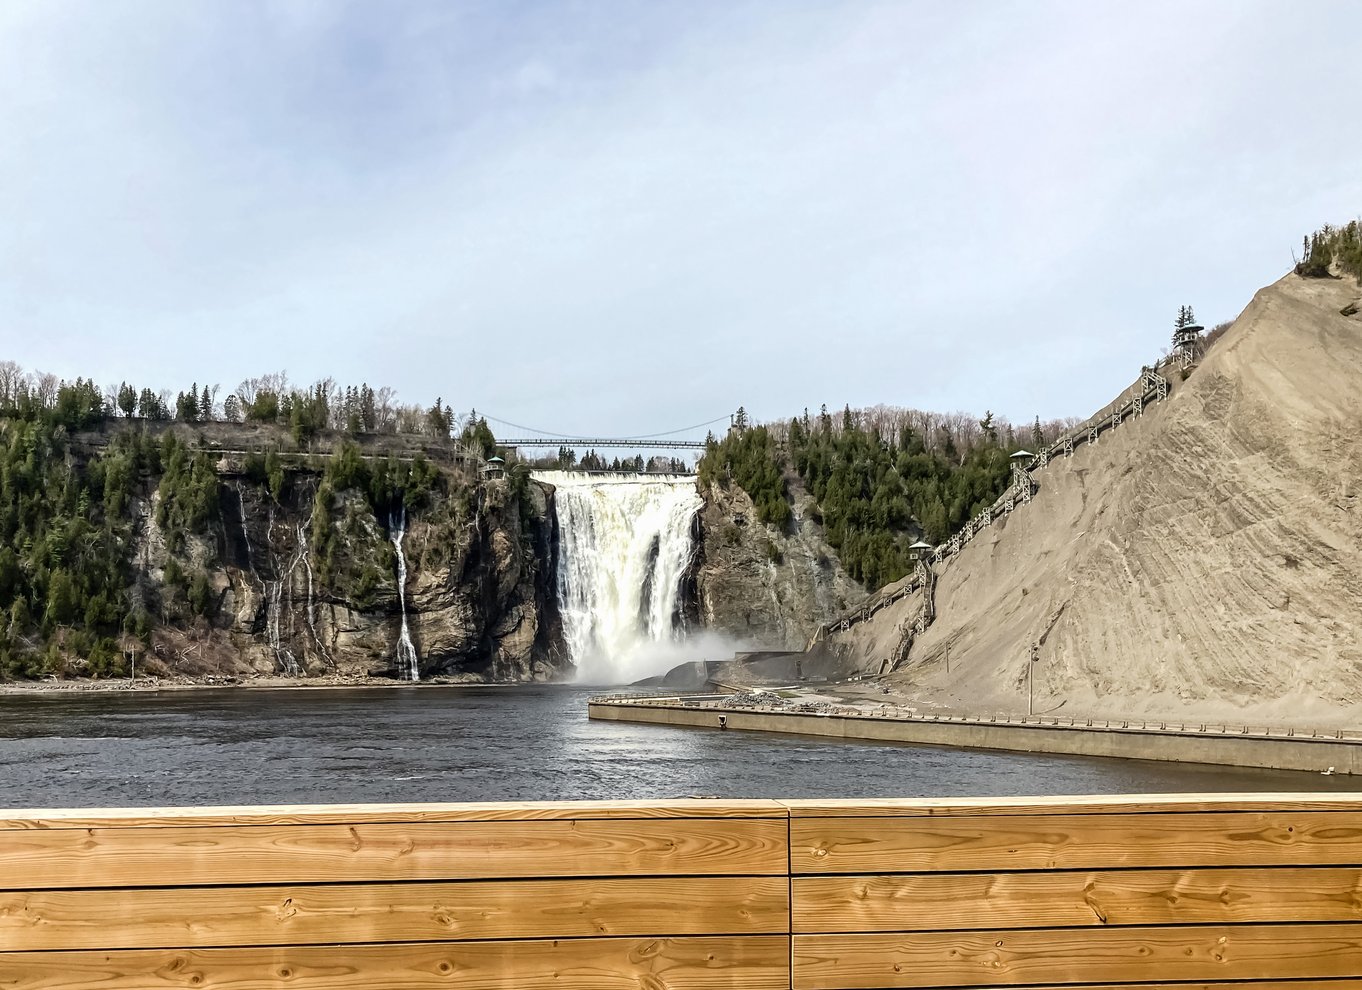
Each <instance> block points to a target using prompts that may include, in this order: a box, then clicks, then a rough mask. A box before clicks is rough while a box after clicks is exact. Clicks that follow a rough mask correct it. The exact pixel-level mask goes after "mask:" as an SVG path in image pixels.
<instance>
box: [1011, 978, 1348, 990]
mask: <svg viewBox="0 0 1362 990" xmlns="http://www.w3.org/2000/svg"><path fill="white" fill-rule="evenodd" d="M1165 988H1167V990H1357V981H1356V980H1292V981H1291V982H1290V983H1282V982H1281V981H1280V980H1271V981H1265V980H1249V981H1247V982H1244V983H1206V982H1204V981H1201V982H1194V983H1146V984H1141V985H1140V986H1136V987H1132V986H1131V985H1130V984H1129V983H1065V984H1062V985H1061V984H1054V983H1051V984H1047V985H1045V986H1032V987H1027V988H1026V990H1165Z"/></svg>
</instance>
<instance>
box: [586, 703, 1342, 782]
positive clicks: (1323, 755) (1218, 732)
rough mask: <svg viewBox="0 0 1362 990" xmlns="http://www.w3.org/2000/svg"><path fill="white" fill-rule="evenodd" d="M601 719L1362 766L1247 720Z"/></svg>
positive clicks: (681, 715)
mask: <svg viewBox="0 0 1362 990" xmlns="http://www.w3.org/2000/svg"><path fill="white" fill-rule="evenodd" d="M587 711H588V714H589V716H590V717H591V718H594V719H601V720H604V721H618V722H644V723H648V724H651V725H671V726H690V727H694V728H708V729H727V730H733V731H749V732H785V733H793V734H796V735H805V736H830V737H833V738H836V739H859V740H866V741H871V742H893V743H908V744H913V745H924V746H950V747H954V748H957V749H994V750H1007V751H1010V752H1016V753H1053V754H1061V755H1070V756H1111V757H1119V758H1122V759H1131V760H1164V761H1170V762H1175V763H1210V764H1220V765H1223V766H1235V767H1258V768H1263V769H1270V770H1313V771H1316V772H1321V773H1323V772H1328V771H1330V770H1332V771H1333V772H1334V773H1340V774H1342V773H1347V774H1355V773H1362V740H1357V739H1343V738H1338V737H1337V736H1321V735H1300V734H1290V735H1288V732H1291V731H1292V730H1286V729H1281V730H1276V731H1275V732H1271V733H1268V732H1266V731H1258V732H1251V731H1249V730H1248V728H1247V727H1235V726H1229V727H1223V728H1222V727H1220V726H1201V725H1188V724H1186V723H1181V722H1173V723H1168V722H1158V721H1153V722H1141V721H1138V720H1136V721H1134V722H1131V721H1128V720H1127V721H1125V722H1122V721H1119V720H1114V721H1111V722H1106V723H1105V724H1103V723H1102V722H1101V721H1100V720H1099V721H1098V724H1097V725H1088V724H1085V723H1084V722H1083V721H1078V722H1076V723H1075V724H1073V725H1060V724H1053V723H1051V724H1041V723H1038V722H1034V721H1032V722H1008V721H999V720H996V719H990V718H988V717H985V718H979V719H974V718H960V717H954V718H945V717H942V718H934V717H925V718H923V717H895V716H885V715H875V714H870V713H860V714H848V713H846V712H847V710H845V709H844V710H842V711H841V712H837V713H826V714H825V713H821V712H819V713H802V712H783V711H778V710H768V709H760V708H727V707H724V706H722V705H721V704H719V703H717V702H716V700H715V699H714V698H713V696H708V697H704V698H685V697H676V698H667V699H659V698H652V699H645V698H638V697H634V698H620V699H614V698H593V699H592V700H591V701H590V703H589V704H588V708H587Z"/></svg>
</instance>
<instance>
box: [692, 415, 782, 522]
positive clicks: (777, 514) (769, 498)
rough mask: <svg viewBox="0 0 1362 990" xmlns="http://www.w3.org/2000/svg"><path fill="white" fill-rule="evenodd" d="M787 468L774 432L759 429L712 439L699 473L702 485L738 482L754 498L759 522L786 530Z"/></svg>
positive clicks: (755, 428) (764, 428) (701, 460)
mask: <svg viewBox="0 0 1362 990" xmlns="http://www.w3.org/2000/svg"><path fill="white" fill-rule="evenodd" d="M784 466H785V458H784V455H783V454H782V453H781V452H780V449H779V448H778V447H777V445H776V441H775V438H774V437H773V436H772V435H771V431H770V430H768V429H767V428H766V427H765V426H755V427H751V428H747V429H732V430H729V431H728V434H727V435H726V436H725V437H724V438H723V440H716V439H715V438H714V437H713V436H712V435H711V436H710V437H709V440H708V442H707V444H706V447H705V453H704V456H703V457H702V458H701V459H700V465H699V469H698V471H699V476H700V484H702V485H710V484H714V483H716V482H717V483H718V484H721V485H727V484H728V483H729V482H730V481H733V482H737V484H738V486H739V487H740V488H742V490H743V491H745V492H747V494H748V495H749V496H750V497H751V499H752V504H753V505H754V506H755V507H756V510H757V518H758V519H760V520H761V521H762V522H764V523H769V524H770V525H772V526H775V527H776V528H777V529H780V530H783V529H784V528H785V527H786V526H787V525H788V524H789V522H790V516H791V511H790V501H789V496H788V495H787V493H786V490H785V477H784Z"/></svg>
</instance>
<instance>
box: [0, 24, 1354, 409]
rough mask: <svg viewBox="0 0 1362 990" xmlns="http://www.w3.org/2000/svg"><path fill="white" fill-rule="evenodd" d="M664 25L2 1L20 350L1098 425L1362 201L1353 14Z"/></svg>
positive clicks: (58, 362) (7, 208)
mask: <svg viewBox="0 0 1362 990" xmlns="http://www.w3.org/2000/svg"><path fill="white" fill-rule="evenodd" d="M678 6H680V5H678ZM684 6H685V10H677V9H673V8H672V5H632V4H618V5H611V4H602V5H587V6H579V5H575V4H538V5H536V4H527V5H501V4H494V5H459V6H457V7H450V6H449V5H446V4H434V3H432V4H422V3H405V4H400V5H393V6H387V7H384V8H382V9H381V10H380V9H379V8H376V7H374V6H372V5H368V4H354V5H342V4H331V3H325V4H311V3H307V4H299V3H282V2H281V3H261V4H237V3H218V4H199V5H193V6H191V7H184V6H183V5H179V4H169V3H163V4H155V3H149V2H145V3H136V4H130V3H116V2H100V3H95V2H93V0H91V2H87V3H77V2H72V3H65V4H60V5H58V4H38V3H34V4H22V3H20V4H14V3H11V4H8V5H6V6H5V7H4V8H0V132H2V133H4V134H6V135H7V139H6V140H5V141H4V142H3V143H0V216H3V218H4V221H5V222H4V223H0V334H3V338H4V339H3V346H0V350H3V352H4V355H3V356H6V357H13V358H15V359H17V360H20V361H22V362H24V363H25V364H27V365H29V366H40V367H44V368H50V369H52V370H55V371H58V372H59V373H62V374H66V375H76V374H87V375H88V374H93V375H94V376H95V377H96V378H97V379H99V380H101V381H118V380H124V379H127V380H133V381H137V382H138V383H139V384H153V385H157V386H166V387H171V388H177V387H183V386H184V385H186V384H187V383H188V382H190V381H194V380H197V381H200V382H202V381H204V380H212V381H220V382H222V383H223V384H224V385H226V386H227V387H229V388H230V387H231V386H232V385H234V384H235V382H237V381H239V380H240V379H242V378H244V377H246V376H248V375H253V374H258V373H260V372H261V371H265V370H269V369H274V368H281V367H287V368H289V369H290V372H291V373H292V376H293V377H294V378H295V379H297V380H307V379H310V378H315V377H322V376H327V375H331V376H334V377H336V378H338V379H340V380H342V381H358V380H361V379H367V380H369V381H371V382H382V383H385V384H391V385H393V386H395V387H397V388H398V389H399V390H400V391H401V393H402V394H403V395H405V396H406V397H408V398H409V399H411V400H420V401H430V400H432V399H433V398H434V397H435V396H436V395H440V396H442V397H444V398H445V399H446V400H447V401H449V402H451V403H453V404H454V405H456V406H457V407H459V408H468V407H470V406H477V407H478V408H479V409H480V410H487V411H491V412H494V413H498V414H500V415H501V416H503V417H505V418H507V419H510V420H512V421H516V422H523V423H530V424H535V425H542V426H545V427H548V428H553V427H554V425H555V424H556V423H559V422H564V421H568V420H570V421H571V423H572V424H576V425H581V426H584V427H589V428H593V429H595V430H597V431H598V432H600V433H602V434H605V435H618V434H621V433H625V432H629V431H630V430H636V429H637V430H645V431H647V432H652V431H655V430H659V429H666V428H668V427H669V426H676V425H684V424H686V423H691V422H696V421H698V420H701V419H704V418H706V417H707V416H709V415H711V414H716V415H717V414H721V413H724V412H726V411H728V410H729V409H731V408H733V407H735V406H737V405H738V404H740V403H741V404H743V405H745V406H746V407H747V408H748V409H750V410H753V411H754V412H755V413H756V414H757V415H759V416H767V417H777V416H785V415H789V414H791V413H795V412H798V411H799V410H801V409H802V408H803V407H804V406H806V405H808V406H813V407H815V408H816V407H817V405H818V404H819V403H820V402H827V403H829V404H830V405H840V404H841V403H843V402H850V403H852V404H872V403H876V402H889V403H903V404H913V405H919V406H928V407H936V408H943V409H955V408H967V409H974V410H982V409H984V408H991V409H994V410H995V411H999V412H1002V413H1005V414H1007V415H1009V416H1012V417H1013V418H1016V419H1027V418H1029V417H1030V416H1031V415H1034V414H1040V415H1041V416H1042V417H1049V416H1058V415H1070V414H1076V415H1081V414H1084V413H1086V412H1088V411H1090V410H1091V409H1092V408H1094V407H1096V406H1099V405H1101V404H1102V403H1103V402H1104V401H1105V400H1106V399H1107V398H1109V396H1110V393H1112V392H1113V391H1114V389H1116V388H1119V387H1121V386H1122V385H1123V384H1125V383H1126V381H1127V379H1129V377H1130V375H1131V371H1132V369H1135V368H1138V366H1139V365H1140V364H1142V363H1144V362H1146V361H1148V360H1149V359H1150V358H1152V357H1153V356H1154V354H1155V353H1157V350H1158V348H1159V347H1161V346H1162V345H1163V343H1164V339H1165V337H1166V333H1165V329H1166V324H1167V323H1168V319H1169V317H1168V314H1169V313H1170V312H1173V311H1175V308H1176V306H1178V305H1180V304H1182V303H1185V302H1191V303H1193V304H1194V305H1196V306H1197V308H1198V312H1199V313H1200V314H1201V315H1202V317H1203V318H1204V319H1211V320H1213V319H1219V318H1225V317H1229V316H1232V315H1233V314H1234V312H1235V311H1236V310H1237V308H1238V307H1239V306H1241V305H1242V304H1244V303H1245V302H1246V301H1247V300H1248V298H1249V295H1250V294H1251V293H1252V291H1253V290H1254V289H1255V288H1257V286H1258V285H1260V284H1262V283H1264V282H1266V281H1268V280H1270V279H1272V278H1274V277H1275V276H1276V275H1277V274H1279V273H1280V272H1281V271H1282V270H1284V268H1285V266H1286V264H1287V263H1289V256H1288V255H1287V253H1286V252H1287V251H1288V250H1289V247H1290V246H1291V245H1292V244H1294V243H1295V242H1296V241H1297V240H1298V238H1299V236H1300V234H1301V233H1303V232H1304V230H1305V228H1307V227H1311V226H1313V225H1315V224H1318V223H1320V222H1324V221H1327V220H1339V219H1346V218H1347V217H1349V216H1352V215H1354V214H1356V213H1357V212H1358V210H1359V205H1358V204H1359V203H1362V178H1359V174H1358V172H1357V170H1356V168H1355V167H1354V163H1355V162H1356V161H1357V160H1359V158H1360V157H1362V154H1359V153H1362V133H1359V132H1358V131H1357V129H1356V128H1353V129H1349V128H1347V127H1345V126H1340V124H1339V119H1340V118H1339V117H1338V114H1337V108H1335V109H1334V110H1333V111H1331V110H1330V108H1329V107H1328V105H1327V104H1328V98H1327V93H1321V92H1320V91H1319V90H1318V88H1317V85H1316V83H1315V80H1316V79H1318V78H1319V75H1318V73H1315V72H1312V71H1310V66H1312V65H1315V66H1327V67H1328V78H1329V79H1330V80H1331V87H1332V88H1333V89H1334V90H1335V91H1337V92H1348V91H1350V90H1351V89H1356V88H1357V86H1356V84H1357V82H1359V81H1362V78H1360V77H1362V70H1359V69H1357V68H1356V59H1355V58H1354V57H1353V54H1354V53H1352V52H1351V48H1352V39H1354V38H1356V37H1358V36H1359V33H1362V32H1360V31H1359V29H1362V13H1359V12H1357V11H1355V10H1354V9H1353V8H1352V7H1349V6H1346V5H1336V6H1332V7H1328V6H1323V7H1320V8H1318V9H1317V10H1316V12H1315V14H1314V15H1313V16H1312V17H1311V18H1309V19H1299V20H1297V21H1289V22H1285V23H1284V22H1283V20H1282V18H1280V17H1279V16H1276V8H1275V7H1269V6H1268V5H1266V4H1261V3H1237V2H1236V3H1229V2H1224V3H1191V4H1187V3H1180V4H1146V5H1139V6H1137V7H1113V6H1110V5H1095V4H1086V3H1085V4H1071V3H1053V4H1046V5H1037V4H1024V5H1010V4H988V5H983V4H980V5H956V6H954V7H950V8H948V9H945V10H943V9H940V8H939V6H938V5H931V4H903V3H884V4H865V3H857V4H850V3H848V4H788V3H774V2H768V3H749V4H742V5H729V4H724V5H720V4H698V5H684Z"/></svg>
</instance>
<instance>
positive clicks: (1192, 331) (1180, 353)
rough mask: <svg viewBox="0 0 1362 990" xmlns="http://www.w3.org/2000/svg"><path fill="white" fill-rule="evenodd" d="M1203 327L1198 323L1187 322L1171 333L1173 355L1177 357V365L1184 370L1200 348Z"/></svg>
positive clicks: (1190, 364) (1189, 365)
mask: <svg viewBox="0 0 1362 990" xmlns="http://www.w3.org/2000/svg"><path fill="white" fill-rule="evenodd" d="M1205 329H1206V328H1205V327H1203V326H1202V325H1201V324H1200V323H1189V324H1187V325H1186V326H1185V327H1178V328H1177V331H1176V332H1175V333H1174V334H1173V356H1174V357H1175V358H1176V359H1177V362H1178V367H1180V368H1182V369H1183V370H1186V369H1187V368H1190V367H1191V366H1192V362H1193V361H1195V360H1196V355H1197V351H1199V350H1200V349H1201V332H1202V331H1203V330H1205Z"/></svg>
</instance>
